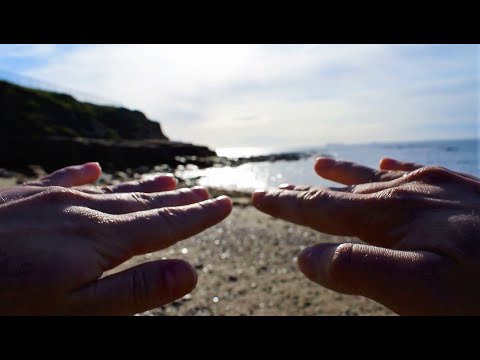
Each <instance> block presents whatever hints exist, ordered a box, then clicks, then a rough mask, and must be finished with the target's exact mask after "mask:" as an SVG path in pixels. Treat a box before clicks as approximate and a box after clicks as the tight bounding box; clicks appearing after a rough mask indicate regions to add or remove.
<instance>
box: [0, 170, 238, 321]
mask: <svg viewBox="0 0 480 360" xmlns="http://www.w3.org/2000/svg"><path fill="white" fill-rule="evenodd" d="M100 174H101V169H100V167H99V165H98V164H97V163H87V164H84V165H79V166H71V167H67V168H64V169H61V170H59V171H56V172H54V173H52V174H50V175H48V176H46V177H43V178H41V179H39V180H34V181H30V182H28V183H25V184H23V185H20V186H15V187H12V188H9V189H4V190H2V191H0V314H4V315H55V314H58V315H131V314H135V313H139V312H143V311H146V310H150V309H153V308H156V307H159V306H162V305H164V304H167V303H169V302H172V301H174V300H176V299H178V298H180V297H182V296H184V295H185V294H187V293H189V292H190V291H192V290H193V289H194V288H195V285H196V281H197V275H196V272H195V269H194V268H193V267H192V266H191V265H190V264H188V263H187V262H185V261H183V260H159V261H150V262H146V263H144V264H140V265H138V266H135V267H133V268H129V269H127V270H124V271H121V272H118V273H115V274H112V275H109V276H105V277H102V275H103V274H104V272H106V271H108V270H110V269H113V268H114V267H116V266H117V265H119V264H121V263H123V262H125V261H127V260H128V259H130V258H131V257H133V256H135V255H141V254H145V253H149V252H154V251H158V250H161V249H164V248H166V247H168V246H170V245H172V244H174V243H175V242H177V241H180V240H182V239H186V238H188V237H190V236H192V235H195V234H197V233H199V232H201V231H203V230H205V229H206V228H208V227H210V226H213V225H215V224H216V223H218V222H220V221H221V220H223V219H224V218H225V217H226V216H227V215H228V214H229V212H230V211H231V207H232V205H231V202H230V200H229V199H228V198H226V197H220V198H217V199H213V200H208V198H209V194H208V192H207V190H206V189H205V188H201V187H195V188H191V189H181V190H173V189H175V187H176V180H175V178H174V177H173V176H165V175H160V176H157V177H156V178H153V179H150V180H141V181H131V182H126V183H123V184H118V185H114V186H107V187H94V186H88V185H86V184H89V183H91V182H93V181H95V180H96V179H97V178H98V177H99V176H100Z"/></svg>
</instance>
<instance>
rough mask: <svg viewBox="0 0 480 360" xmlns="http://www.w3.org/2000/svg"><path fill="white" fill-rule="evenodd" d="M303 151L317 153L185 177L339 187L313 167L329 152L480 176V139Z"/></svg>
mask: <svg viewBox="0 0 480 360" xmlns="http://www.w3.org/2000/svg"><path fill="white" fill-rule="evenodd" d="M298 150H299V148H296V149H291V148H290V149H288V148H286V149H273V148H258V147H257V148H252V147H250V148H219V149H217V150H216V151H217V153H218V155H221V156H231V157H239V156H253V155H262V154H269V153H277V152H287V151H298ZM300 150H305V151H313V152H314V154H315V155H312V156H311V157H310V158H307V159H302V160H298V161H277V162H258V163H247V164H244V165H241V166H238V167H222V168H220V167H219V168H209V169H203V170H198V169H194V170H188V171H184V172H183V173H181V174H178V175H181V176H183V177H200V179H199V184H200V185H204V186H215V187H224V188H229V189H237V190H253V189H256V188H274V187H277V186H278V185H280V184H283V183H290V184H298V185H300V184H301V185H324V186H337V185H338V184H336V183H333V182H331V181H329V180H325V179H322V178H320V177H319V176H318V175H317V174H316V173H315V171H314V170H313V163H314V158H315V156H317V155H328V156H332V157H334V158H336V159H341V160H348V161H354V162H357V163H359V164H362V165H366V166H369V167H374V168H377V167H378V161H379V160H380V159H381V158H382V157H391V158H394V159H397V160H403V161H413V162H416V163H420V164H424V165H441V166H445V167H447V168H449V169H451V170H456V171H461V172H464V173H469V174H473V175H476V176H480V167H479V164H480V163H479V158H480V156H479V155H480V153H479V151H480V147H479V146H478V140H476V139H471V140H452V141H425V142H403V143H388V144H387V143H373V144H363V145H343V144H330V145H325V146H319V147H315V148H312V147H310V148H304V149H300Z"/></svg>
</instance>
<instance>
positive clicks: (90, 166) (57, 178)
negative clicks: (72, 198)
mask: <svg viewBox="0 0 480 360" xmlns="http://www.w3.org/2000/svg"><path fill="white" fill-rule="evenodd" d="M100 175H102V168H101V167H100V164H99V163H97V162H90V163H86V164H83V165H74V166H68V167H65V168H63V169H60V170H57V171H55V172H53V173H51V174H49V175H47V176H45V177H43V178H40V179H37V180H32V181H28V182H26V183H24V184H23V185H30V186H63V187H71V186H79V185H85V184H90V183H93V182H95V181H97V179H98V178H99V177H100Z"/></svg>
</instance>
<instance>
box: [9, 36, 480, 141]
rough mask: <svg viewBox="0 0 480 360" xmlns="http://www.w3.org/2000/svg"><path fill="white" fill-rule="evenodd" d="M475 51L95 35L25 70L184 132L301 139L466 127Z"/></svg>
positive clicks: (407, 134) (177, 135) (408, 135)
mask: <svg viewBox="0 0 480 360" xmlns="http://www.w3.org/2000/svg"><path fill="white" fill-rule="evenodd" d="M1 49H2V48H0V51H2V50H1ZM7 50H8V49H7ZM14 50H15V49H10V50H9V51H10V54H13V53H15V51H16V53H17V54H20V53H21V52H22V51H23V52H24V53H30V54H32V53H34V52H35V51H40V50H39V49H38V48H34V49H31V50H30V52H29V51H28V49H27V48H17V49H16V50H15V51H14ZM5 51H6V50H5ZM41 51H44V52H48V51H47V50H41ZM39 56H43V55H39ZM477 59H478V46H476V45H346V44H345V45H171V44H169V45H128V44H127V45H88V46H82V47H75V48H73V49H72V50H70V51H67V52H62V53H61V54H59V53H51V55H49V56H48V61H46V62H44V63H41V64H39V65H37V66H34V67H32V68H30V69H29V70H28V71H25V72H24V73H25V74H27V75H30V76H34V77H38V78H41V79H45V80H48V81H51V82H54V83H58V84H61V85H62V84H63V85H64V86H68V87H71V88H74V89H78V90H81V91H85V92H90V93H93V94H98V95H100V96H104V97H106V98H110V99H114V100H116V101H118V102H121V103H122V104H124V105H125V106H127V107H130V108H135V109H139V110H141V111H143V112H145V113H146V114H147V116H149V117H150V118H152V119H154V120H158V121H160V122H161V124H162V127H163V129H164V131H165V132H166V134H167V135H168V136H170V137H171V138H173V139H176V140H183V141H191V142H197V143H205V144H207V145H210V146H214V147H216V146H239V145H245V146H262V145H263V146H296V145H298V144H309V145H310V144H312V145H313V144H315V143H318V142H332V141H336V142H339V141H343V142H361V141H374V140H375V141H379V140H382V139H384V140H404V139H415V138H418V139H422V138H423V139H426V138H439V137H448V136H449V135H451V136H458V137H463V136H468V132H469V131H471V129H476V121H477V115H478V107H477V105H478V60H477ZM436 124H439V125H441V126H437V127H436V126H435V125H436ZM457 124H461V126H460V125H457ZM471 136H473V134H471ZM259 139H261V140H262V143H258V141H259Z"/></svg>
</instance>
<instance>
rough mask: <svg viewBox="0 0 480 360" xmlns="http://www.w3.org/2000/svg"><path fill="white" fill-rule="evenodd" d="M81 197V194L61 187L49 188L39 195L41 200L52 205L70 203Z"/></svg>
mask: <svg viewBox="0 0 480 360" xmlns="http://www.w3.org/2000/svg"><path fill="white" fill-rule="evenodd" d="M81 196H82V194H81V192H79V191H76V190H73V189H69V188H64V187H61V186H50V187H48V188H47V189H46V190H45V191H43V192H42V193H41V194H40V198H41V199H42V200H44V201H48V202H52V203H64V202H70V201H73V200H75V199H78V198H80V197H81Z"/></svg>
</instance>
